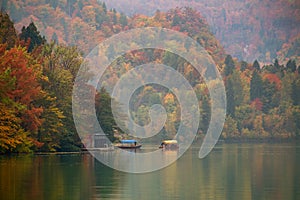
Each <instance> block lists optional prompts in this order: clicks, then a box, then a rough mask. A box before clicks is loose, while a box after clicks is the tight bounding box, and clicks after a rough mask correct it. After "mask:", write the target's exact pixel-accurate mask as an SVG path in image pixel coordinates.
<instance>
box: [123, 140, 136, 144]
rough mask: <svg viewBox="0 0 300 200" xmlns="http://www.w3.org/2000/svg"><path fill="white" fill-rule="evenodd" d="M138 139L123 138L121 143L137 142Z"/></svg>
mask: <svg viewBox="0 0 300 200" xmlns="http://www.w3.org/2000/svg"><path fill="white" fill-rule="evenodd" d="M135 142H137V141H136V140H121V143H135Z"/></svg>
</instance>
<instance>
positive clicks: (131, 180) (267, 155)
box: [0, 144, 300, 200]
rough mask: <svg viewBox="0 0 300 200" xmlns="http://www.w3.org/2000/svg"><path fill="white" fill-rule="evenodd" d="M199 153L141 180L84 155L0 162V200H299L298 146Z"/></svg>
mask: <svg viewBox="0 0 300 200" xmlns="http://www.w3.org/2000/svg"><path fill="white" fill-rule="evenodd" d="M198 151H199V148H197V147H194V148H191V149H190V150H188V151H187V152H186V153H185V154H184V155H183V156H182V157H181V158H180V159H179V160H178V161H177V162H175V163H173V164H172V165H170V166H169V167H166V168H164V169H162V170H159V171H156V172H151V173H146V174H128V173H123V172H119V171H116V170H113V169H110V168H108V167H106V166H104V165H103V164H101V163H100V162H99V161H97V160H96V159H94V158H93V157H92V156H91V155H89V154H87V153H86V154H74V155H72V154H68V155H19V156H0V199H5V200H15V199H18V200H19V199H31V200H34V199H39V200H43V199H45V200H48V199H49V200H50V199H51V200H52V199H53V200H54V199H55V200H56V199H64V200H65V199H72V200H73V199H101V200H102V199H131V200H134V199H142V200H147V199H149V200H150V199H151V200H152V199H205V200H206V199H230V200H231V199H275V200H276V199H300V190H299V189H300V172H299V169H300V146H297V145H294V144H243V145H239V144H230V145H229V144H223V145H220V146H217V147H216V148H215V149H214V150H213V152H211V154H210V155H209V156H208V157H206V158H205V159H202V160H200V159H198ZM163 153H167V154H169V156H171V157H172V156H176V155H173V154H176V152H163ZM127 162H130V161H129V160H128V161H127Z"/></svg>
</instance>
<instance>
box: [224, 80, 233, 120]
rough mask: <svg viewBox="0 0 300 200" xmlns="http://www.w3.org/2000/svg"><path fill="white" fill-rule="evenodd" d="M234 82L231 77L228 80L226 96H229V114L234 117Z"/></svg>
mask: <svg viewBox="0 0 300 200" xmlns="http://www.w3.org/2000/svg"><path fill="white" fill-rule="evenodd" d="M234 96H235V94H234V90H233V83H232V80H231V79H228V80H227V82H226V97H227V114H228V115H229V116H231V117H234V113H235V98H234Z"/></svg>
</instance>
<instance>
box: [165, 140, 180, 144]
mask: <svg viewBox="0 0 300 200" xmlns="http://www.w3.org/2000/svg"><path fill="white" fill-rule="evenodd" d="M163 143H164V144H177V140H164V141H163Z"/></svg>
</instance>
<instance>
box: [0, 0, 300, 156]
mask: <svg viewBox="0 0 300 200" xmlns="http://www.w3.org/2000/svg"><path fill="white" fill-rule="evenodd" d="M91 2H92V3H91ZM8 3H11V2H8ZM64 3H65V4H64ZM92 5H95V6H92ZM2 6H3V5H2ZM62 8H63V9H62ZM10 9H13V8H11V7H10ZM14 9H17V10H18V9H20V8H18V7H15V8H14ZM26 9H37V10H38V11H37V12H36V13H38V14H41V15H42V14H43V15H44V16H48V17H46V19H47V20H49V21H46V22H44V21H41V20H39V19H37V20H34V19H35V16H31V18H27V21H26V20H23V21H22V22H23V25H22V28H16V24H15V23H14V22H13V20H12V19H11V18H10V14H9V13H11V12H12V11H9V12H8V13H6V12H1V14H0V22H1V26H0V43H1V44H0V107H1V109H0V112H1V115H0V118H1V119H0V152H1V153H11V152H36V151H46V152H48V151H52V152H55V151H79V150H80V149H81V148H82V144H81V141H80V139H79V137H78V135H77V132H76V129H75V126H74V122H73V117H72V89H73V84H74V81H75V78H76V75H77V71H78V70H79V68H80V66H81V64H82V62H83V60H84V57H85V55H86V54H87V53H88V52H89V51H90V50H91V49H92V48H93V44H95V43H96V42H101V41H102V40H104V39H105V38H108V37H110V36H112V35H113V34H116V33H118V32H121V31H124V30H130V29H133V28H138V27H164V28H169V29H172V30H176V31H180V32H182V33H184V34H187V35H188V36H190V37H191V38H193V39H194V40H195V41H197V42H198V43H199V44H201V45H202V46H203V47H204V49H205V50H206V51H207V52H208V53H209V54H210V55H211V57H212V58H213V60H214V62H215V63H216V64H217V66H218V69H219V70H220V72H221V74H222V77H223V81H224V84H225V87H226V96H227V115H226V121H225V125H224V128H223V132H222V135H221V138H222V139H224V140H227V141H232V140H244V141H251V140H255V141H257V140H262V141H267V140H296V139H298V138H299V135H300V79H299V75H300V67H299V66H297V64H299V63H296V61H295V60H294V59H288V58H286V59H285V60H287V62H284V63H282V62H280V61H278V59H274V60H273V62H271V63H269V64H263V63H261V62H258V60H255V61H254V62H253V63H247V62H245V61H240V60H238V59H237V58H235V57H234V56H231V55H227V54H226V53H225V50H224V48H223V47H222V45H221V44H220V42H219V41H218V40H217V39H216V38H215V36H214V35H213V33H212V31H211V30H210V28H209V26H208V23H207V21H206V20H205V19H204V18H203V17H202V16H201V14H200V13H199V12H198V11H196V10H194V9H192V8H175V9H171V10H169V11H166V12H161V11H156V12H155V14H154V15H153V16H145V15H134V16H132V17H128V16H126V15H125V14H123V13H118V12H117V11H116V10H115V9H108V8H107V7H106V5H105V3H98V2H96V1H76V0H73V1H72V2H71V0H70V1H69V0H68V1H66V2H62V1H51V0H50V1H45V2H44V5H43V7H42V6H41V5H40V2H35V1H32V2H31V4H29V3H28V5H27V7H26ZM26 9H25V11H26ZM39 9H40V10H41V11H39ZM25 11H23V12H13V13H14V15H15V14H16V13H18V14H20V15H25V14H26V13H25ZM54 12H55V14H54ZM50 16H54V17H50ZM28 19H31V20H28ZM33 21H34V22H33ZM19 23H20V22H18V24H19ZM39 23H47V24H52V26H49V27H47V29H46V30H44V31H45V32H44V33H46V34H42V33H41V32H40V29H39V28H37V27H38V24H39ZM42 27H43V26H42ZM83 30H84V31H85V32H86V33H87V34H82V31H83ZM45 35H46V36H47V37H45ZM49 35H51V36H50V37H49ZM182 48H188V45H187V46H183V47H182ZM115 50H116V49H115ZM154 55H155V56H154ZM291 58H293V56H292V55H291ZM121 61H122V62H121ZM151 61H152V62H153V61H155V62H158V63H164V64H166V65H168V66H171V67H173V68H174V69H175V70H177V71H179V72H180V73H182V74H183V75H184V77H186V78H187V79H188V81H189V82H190V83H191V85H192V87H193V89H194V90H195V91H196V94H197V97H198V100H199V107H200V112H201V117H200V124H199V130H198V135H199V137H202V136H203V135H205V134H206V131H207V128H208V124H209V121H210V115H211V113H210V109H211V108H210V106H211V99H210V97H209V93H208V91H207V86H206V84H205V83H204V82H203V80H202V79H201V77H200V76H199V74H197V73H195V70H194V69H193V66H191V65H190V64H189V63H187V62H186V61H185V60H183V59H182V58H179V57H176V55H174V54H172V53H170V52H167V51H156V50H149V49H146V50H140V51H133V52H129V53H127V54H126V55H124V56H123V57H122V58H120V59H119V60H117V61H116V62H114V63H113V64H112V66H111V68H110V69H112V68H113V67H114V65H121V69H122V70H120V71H117V72H114V74H113V75H115V76H111V77H107V80H106V81H107V82H108V83H113V81H114V79H115V78H116V77H120V75H122V73H124V72H126V71H128V70H130V69H132V68H133V67H134V66H137V65H141V64H143V63H147V62H151ZM120 63H121V64H120ZM95 100H96V102H95V107H96V110H97V117H98V119H99V123H100V124H101V125H102V127H103V128H104V132H105V133H107V134H108V135H109V138H110V139H111V140H112V141H114V140H116V139H118V138H115V136H116V135H115V133H116V131H117V135H118V136H122V135H126V134H127V133H123V131H122V130H120V129H117V130H115V129H113V127H116V122H115V121H114V119H113V116H112V111H111V105H110V104H111V103H110V102H111V100H112V99H111V97H110V96H109V95H108V93H107V92H106V91H105V90H104V89H98V90H97V93H96V95H95ZM155 103H160V104H162V105H163V106H164V107H166V110H167V111H168V121H167V123H166V125H165V127H164V129H163V130H162V134H160V137H161V138H159V139H167V138H169V137H171V136H172V134H173V133H174V132H176V129H177V128H178V123H179V122H180V114H179V113H180V108H179V105H178V102H177V100H176V98H175V97H174V95H173V94H172V93H170V92H169V91H167V90H164V89H163V88H161V87H156V86H153V85H147V86H145V87H142V88H140V90H139V91H137V93H135V101H133V102H132V105H133V107H134V109H133V111H132V113H131V114H132V116H133V118H134V120H135V121H136V122H137V123H138V124H140V125H145V124H147V123H148V122H149V116H148V110H149V108H150V107H151V105H153V104H155Z"/></svg>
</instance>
